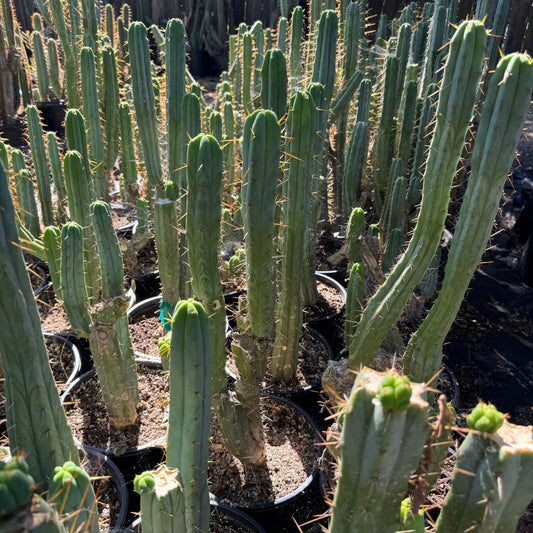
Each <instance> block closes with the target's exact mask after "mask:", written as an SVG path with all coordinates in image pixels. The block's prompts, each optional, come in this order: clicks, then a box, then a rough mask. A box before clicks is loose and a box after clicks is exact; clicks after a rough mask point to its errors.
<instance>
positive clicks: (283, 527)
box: [215, 395, 328, 533]
mask: <svg viewBox="0 0 533 533" xmlns="http://www.w3.org/2000/svg"><path fill="white" fill-rule="evenodd" d="M266 398H267V399H269V400H271V401H273V402H276V403H277V404H278V405H281V407H282V408H285V409H289V410H292V411H293V412H294V417H295V418H294V422H293V424H295V425H297V422H296V418H298V417H301V418H302V419H303V420H305V422H306V425H307V427H308V428H310V432H311V434H310V438H311V439H312V441H313V443H314V445H315V446H316V456H315V461H314V465H312V468H311V472H310V474H309V475H308V476H307V478H306V479H305V481H304V482H303V483H302V484H301V485H300V486H299V487H298V488H297V489H295V490H293V491H292V492H290V493H289V494H287V495H285V496H283V497H279V498H277V499H275V500H270V501H264V502H254V503H252V504H248V503H246V504H245V503H242V502H239V501H237V500H233V499H231V501H230V503H231V504H232V506H234V507H236V508H237V509H240V510H241V511H243V512H245V513H246V514H247V515H249V516H251V517H252V518H253V519H254V520H256V521H257V522H258V523H259V524H260V525H261V526H262V527H263V528H264V529H265V531H266V532H267V533H299V532H300V531H303V532H305V531H309V527H316V524H315V521H316V520H317V518H318V517H320V516H321V515H323V513H325V512H326V511H327V509H328V504H327V502H326V498H325V491H326V484H325V471H324V464H325V462H326V461H325V459H326V458H327V456H328V454H327V451H326V450H325V447H324V439H323V438H322V435H321V432H320V430H319V428H318V426H317V424H316V423H315V421H314V420H313V418H312V417H311V416H310V414H309V413H307V412H306V411H305V409H303V408H302V407H300V406H299V405H298V404H297V403H296V402H293V401H292V400H290V399H288V398H284V397H280V396H275V395H268V396H266ZM265 416H266V418H269V412H268V410H267V411H266V412H265ZM277 431H278V432H279V433H281V429H279V428H278V430H277ZM267 433H268V431H267ZM217 492H218V495H217V494H215V498H217V499H219V500H220V499H222V498H221V495H222V494H223V493H221V492H219V491H217ZM227 500H228V498H226V497H224V499H223V501H227Z"/></svg>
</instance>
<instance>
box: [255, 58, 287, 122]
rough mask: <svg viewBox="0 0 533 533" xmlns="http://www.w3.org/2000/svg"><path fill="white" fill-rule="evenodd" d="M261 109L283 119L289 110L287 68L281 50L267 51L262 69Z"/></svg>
mask: <svg viewBox="0 0 533 533" xmlns="http://www.w3.org/2000/svg"><path fill="white" fill-rule="evenodd" d="M261 107H262V108H263V109H271V110H272V111H274V113H275V114H276V116H277V117H278V119H281V118H282V117H283V116H284V115H285V112H286V110H287V66H286V62H285V56H284V55H283V52H282V51H281V50H279V49H271V50H267V52H266V53H265V57H264V59H263V67H262V69H261Z"/></svg>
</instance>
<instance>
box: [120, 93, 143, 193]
mask: <svg viewBox="0 0 533 533" xmlns="http://www.w3.org/2000/svg"><path fill="white" fill-rule="evenodd" d="M118 118H119V125H120V149H121V154H122V156H121V161H122V180H121V183H120V184H121V198H122V201H124V202H134V201H135V200H136V199H137V197H138V195H139V185H138V184H137V159H136V157H135V143H134V140H133V125H132V121H131V111H130V106H129V104H128V103H127V102H121V103H120V104H119V106H118Z"/></svg>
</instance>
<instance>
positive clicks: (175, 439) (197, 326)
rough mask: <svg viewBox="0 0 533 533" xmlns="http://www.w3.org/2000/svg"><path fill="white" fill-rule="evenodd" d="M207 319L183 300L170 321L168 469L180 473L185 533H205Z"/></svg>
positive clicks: (199, 308)
mask: <svg viewBox="0 0 533 533" xmlns="http://www.w3.org/2000/svg"><path fill="white" fill-rule="evenodd" d="M209 329H210V328H209V318H208V316H207V313H206V312H205V310H204V308H203V307H202V305H201V304H200V303H199V302H195V301H194V300H192V299H191V300H182V301H180V302H179V303H178V305H177V306H176V310H175V312H174V315H173V317H172V330H171V341H170V374H169V387H170V405H169V426H168V439H167V442H168V447H167V463H166V464H167V466H168V467H170V468H178V469H179V472H180V474H181V479H182V486H183V495H184V499H185V517H186V518H185V521H186V529H185V530H184V531H186V532H190V533H194V532H196V531H203V532H207V531H209V488H208V486H207V458H208V450H209V426H210V423H211V366H212V361H211V340H210V335H209Z"/></svg>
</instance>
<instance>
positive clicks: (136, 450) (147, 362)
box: [61, 358, 165, 463]
mask: <svg viewBox="0 0 533 533" xmlns="http://www.w3.org/2000/svg"><path fill="white" fill-rule="evenodd" d="M136 362H137V364H139V365H143V366H145V367H147V368H149V369H156V370H160V369H161V362H160V361H156V360H153V359H144V360H143V359H140V358H136ZM97 379H98V378H97V375H96V369H94V368H93V369H91V370H89V372H86V373H85V374H82V375H81V376H80V377H79V378H77V379H76V380H74V381H73V382H72V383H70V385H69V386H68V387H67V389H66V390H65V391H64V393H63V394H62V395H61V403H62V404H63V405H64V406H65V410H66V411H67V418H68V409H69V405H70V404H72V403H73V401H74V397H75V394H76V391H77V390H78V389H80V388H81V387H82V386H83V385H84V384H85V383H87V382H88V381H96V380H97ZM154 401H156V400H155V399H154ZM74 440H75V442H76V443H77V444H78V446H79V447H80V448H82V449H83V450H85V451H87V452H89V453H100V454H102V455H105V456H108V457H111V458H112V459H113V460H118V462H119V463H122V462H123V461H122V459H120V457H121V456H125V458H124V460H126V461H127V460H128V458H133V460H134V461H135V458H142V457H144V456H146V455H150V454H152V453H153V456H155V457H158V456H159V455H160V452H159V451H155V452H152V451H151V449H152V448H157V449H159V448H160V447H161V446H163V445H164V444H165V439H164V438H162V439H157V440H155V441H153V442H149V443H146V444H140V445H138V446H132V447H121V448H108V447H104V446H97V445H94V444H88V443H87V442H83V440H82V439H80V438H78V437H77V436H76V435H74Z"/></svg>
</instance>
